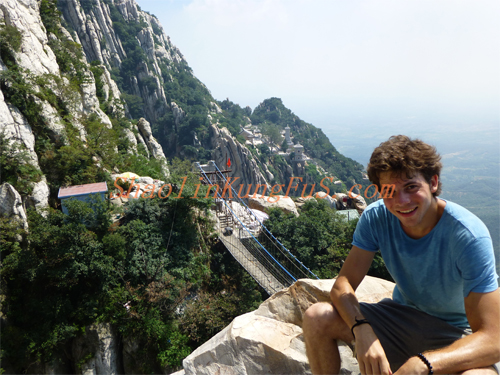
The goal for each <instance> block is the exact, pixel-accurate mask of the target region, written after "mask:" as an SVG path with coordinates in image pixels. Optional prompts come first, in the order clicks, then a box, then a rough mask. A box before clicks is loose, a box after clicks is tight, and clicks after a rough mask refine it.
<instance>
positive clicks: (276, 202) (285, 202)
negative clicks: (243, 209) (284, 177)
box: [248, 195, 299, 216]
mask: <svg viewBox="0 0 500 375" xmlns="http://www.w3.org/2000/svg"><path fill="white" fill-rule="evenodd" d="M248 207H250V208H254V209H256V210H260V211H265V210H266V208H279V209H281V210H282V211H283V212H285V213H291V214H294V215H295V216H299V212H298V211H297V207H296V206H295V203H294V202H293V200H292V198H290V197H285V196H282V195H277V196H272V197H271V196H261V195H257V196H256V197H255V198H253V197H250V198H248Z"/></svg>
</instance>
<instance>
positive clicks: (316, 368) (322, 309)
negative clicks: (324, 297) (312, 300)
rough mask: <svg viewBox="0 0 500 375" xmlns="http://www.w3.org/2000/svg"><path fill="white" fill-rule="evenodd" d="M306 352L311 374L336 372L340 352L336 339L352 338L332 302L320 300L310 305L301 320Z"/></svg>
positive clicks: (337, 370)
mask: <svg viewBox="0 0 500 375" xmlns="http://www.w3.org/2000/svg"><path fill="white" fill-rule="evenodd" d="M302 329H303V331H304V339H305V343H306V353H307V358H308V359H309V365H310V366H311V371H312V373H313V374H338V373H339V372H340V354H339V349H338V347H337V341H336V340H337V339H340V340H342V341H344V342H351V341H352V340H353V337H352V334H351V331H350V329H349V327H348V326H347V324H345V322H344V320H343V319H342V318H341V316H340V315H339V314H338V313H337V311H336V310H335V308H334V307H333V305H332V304H330V303H327V302H320V303H316V304H314V305H312V306H311V307H309V308H308V309H307V311H306V312H305V314H304V320H303V322H302Z"/></svg>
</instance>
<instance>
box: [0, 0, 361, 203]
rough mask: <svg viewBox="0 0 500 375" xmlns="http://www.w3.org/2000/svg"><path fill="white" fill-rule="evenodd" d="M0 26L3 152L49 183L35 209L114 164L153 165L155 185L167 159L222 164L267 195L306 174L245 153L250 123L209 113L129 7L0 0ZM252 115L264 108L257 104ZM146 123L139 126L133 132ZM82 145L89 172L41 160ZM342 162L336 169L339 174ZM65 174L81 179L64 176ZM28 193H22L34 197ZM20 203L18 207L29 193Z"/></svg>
mask: <svg viewBox="0 0 500 375" xmlns="http://www.w3.org/2000/svg"><path fill="white" fill-rule="evenodd" d="M0 25H1V26H0V28H1V33H2V42H1V51H2V55H1V60H0V70H1V76H0V77H1V78H0V86H1V88H2V90H1V92H0V119H2V133H3V138H4V139H5V140H6V142H7V143H8V144H10V145H11V148H16V149H17V150H18V151H19V152H22V153H27V155H28V158H27V159H26V162H27V163H30V164H31V165H32V166H33V167H34V168H35V169H36V170H38V171H39V173H38V176H37V177H36V178H35V177H33V176H32V178H31V180H32V181H30V182H31V185H32V186H35V185H37V184H40V185H43V184H47V187H46V188H45V187H43V188H42V190H43V191H47V190H48V191H49V193H50V194H49V195H50V198H52V199H51V200H49V196H47V197H46V198H44V199H42V200H46V201H48V202H52V204H55V203H54V202H55V195H56V192H57V190H58V187H59V186H61V185H63V184H79V183H85V182H94V181H93V180H95V179H96V178H97V177H99V178H100V179H101V180H102V179H103V178H105V177H104V176H105V175H106V173H108V175H109V173H111V172H118V170H121V171H122V172H123V171H124V168H127V167H128V168H130V167H131V165H133V164H134V163H131V162H129V161H127V160H126V158H124V157H123V154H128V155H130V156H136V157H139V158H140V157H143V158H144V160H152V159H156V160H157V161H159V164H161V165H162V167H161V168H157V171H158V173H159V174H160V175H159V176H153V177H156V178H160V179H165V177H166V176H167V175H168V168H167V167H166V158H165V156H166V157H168V158H170V157H175V156H178V157H181V158H188V159H191V160H197V161H202V162H203V161H206V160H209V159H213V160H216V162H217V163H218V164H219V165H224V164H225V163H226V159H227V158H230V159H231V161H232V162H233V170H234V172H233V176H234V177H240V179H241V180H240V182H241V183H244V184H267V185H268V186H271V184H272V183H276V182H280V181H283V180H285V179H287V178H289V177H290V176H293V175H300V174H307V171H306V169H305V168H304V167H305V166H304V165H299V166H298V167H297V165H295V166H294V165H293V163H291V162H290V161H289V160H282V159H278V160H275V158H268V157H262V152H261V151H262V150H260V149H259V148H255V147H246V146H245V145H244V142H242V139H241V138H240V137H237V135H238V134H239V132H240V129H241V128H242V127H243V126H244V125H247V124H248V123H251V120H250V117H248V116H249V115H250V114H251V112H252V111H251V109H249V108H245V109H242V108H240V107H239V106H238V105H235V104H234V103H230V102H229V103H230V105H227V103H226V105H224V102H221V103H217V101H216V100H215V99H214V98H213V97H212V96H211V95H210V92H209V91H208V89H207V88H206V87H205V86H204V85H203V84H202V83H201V82H200V81H199V80H197V79H196V77H195V76H194V75H193V73H192V71H191V69H190V68H189V66H188V65H187V62H186V60H185V59H184V57H183V56H182V54H181V52H180V51H179V50H178V49H177V48H176V47H175V46H174V45H173V44H172V43H171V41H170V38H169V37H168V36H167V35H166V34H165V32H164V31H163V28H162V26H161V25H160V23H159V21H158V19H157V18H156V17H154V16H153V15H150V14H149V13H147V12H144V11H142V10H140V8H139V7H138V5H137V4H136V3H135V1H133V0H92V1H83V2H81V1H79V0H68V1H60V2H57V1H56V0H42V1H36V0H21V1H16V0H2V1H1V2H0ZM221 107H222V108H221ZM260 107H261V109H262V108H264V110H265V107H266V105H265V103H263V104H262V105H261V106H260ZM273 110H274V109H273ZM267 111H268V112H269V111H270V109H269V108H267ZM281 112H286V111H283V110H282V109H281ZM241 113H245V116H242V115H241ZM274 117H275V116H274ZM274 117H273V118H274ZM140 118H143V119H144V120H140V121H138V120H139V119H140ZM278 118H279V116H278ZM287 120H288V119H286V120H283V121H287ZM266 121H267V120H266ZM295 121H296V120H295V119H293V122H295ZM260 122H262V121H261V119H260ZM145 123H148V124H149V126H148V127H144V126H141V124H145ZM104 127H105V128H107V129H109V132H108V133H109V134H111V135H112V136H113V137H114V138H115V139H114V140H112V141H108V142H107V143H106V142H103V141H102V138H103V137H102V136H101V135H99V134H96V133H98V132H102V128H104ZM224 127H226V128H227V129H228V130H226V131H224V130H223V128H224ZM147 128H148V129H147ZM294 130H296V131H298V130H299V128H298V127H295V128H294ZM89 133H92V134H90V135H89ZM111 135H110V137H111ZM323 136H324V135H323ZM89 137H90V138H91V140H92V139H96V142H95V143H96V144H95V146H96V147H95V148H96V149H99V148H100V149H101V150H100V152H99V151H89V152H88V154H87V155H86V156H87V157H88V158H89V159H90V161H87V162H86V164H87V170H89V169H93V172H92V173H90V172H89V173H85V172H84V171H83V170H82V169H83V168H72V169H73V171H72V172H69V171H68V170H64V168H60V170H57V171H56V172H54V171H49V170H48V169H52V168H53V164H54V163H53V161H51V162H49V160H47V154H48V153H58V152H60V151H61V150H62V149H63V148H64V146H69V147H72V148H74V149H82V148H88V147H87V146H88V142H89V139H88V138H89ZM44 142H47V143H51V144H52V145H51V146H50V147H49V146H47V144H46V143H45V144H44ZM322 142H324V140H323V141H322ZM106 148H112V149H114V151H116V152H115V154H118V155H119V156H120V158H121V159H122V161H121V162H117V161H116V160H111V159H113V158H110V157H109V155H108V154H109V152H107V151H106V152H104V151H103V149H106ZM49 149H50V150H49ZM335 152H336V151H335ZM60 154H61V155H60V158H63V157H66V158H67V157H68V156H67V155H63V154H64V153H63V152H60ZM318 156H320V157H321V155H319V154H318ZM75 157H78V156H75ZM115 159H116V158H115ZM91 163H93V164H94V167H92V168H91V167H90V166H89V164H91ZM341 163H342V161H339V164H338V165H339V166H338V168H340V169H342V168H344V169H346V168H347V166H342V165H341ZM80 164H81V163H80ZM353 166H354V169H357V170H358V171H357V172H356V173H357V174H356V173H354V171H353V173H351V174H349V172H348V173H347V174H346V176H348V175H349V176H350V175H352V176H358V178H356V177H349V179H350V180H352V181H355V180H356V179H357V180H359V173H360V172H359V171H360V170H361V167H360V166H359V165H355V164H353ZM75 169H77V170H76V171H75ZM78 169H79V170H78ZM95 170H99V171H100V172H99V173H96V172H95ZM317 171H319V172H323V173H324V174H326V173H331V171H330V172H326V171H325V169H324V168H317V167H313V171H312V173H313V174H317ZM68 173H78V174H79V175H80V176H79V177H76V176H72V177H68V176H64V178H63V176H62V175H64V174H68ZM85 174H86V175H87V177H84V176H83V175H85ZM141 174H144V173H141ZM52 175H57V176H59V178H56V179H55V180H54V178H52ZM88 175H94V178H89V177H88ZM313 179H314V178H313ZM4 180H5V179H4ZM11 180H12V181H13V180H15V178H14V177H13V178H12V179H11ZM309 180H311V178H309ZM7 181H9V179H8V178H7ZM236 185H238V184H236ZM14 187H16V186H15V184H14ZM28 190H29V191H30V193H31V190H32V188H30V189H28ZM39 190H40V189H39ZM21 195H22V196H23V200H24V201H26V200H28V195H29V194H28V195H27V194H25V193H24V192H21Z"/></svg>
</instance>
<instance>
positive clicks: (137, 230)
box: [1, 198, 260, 373]
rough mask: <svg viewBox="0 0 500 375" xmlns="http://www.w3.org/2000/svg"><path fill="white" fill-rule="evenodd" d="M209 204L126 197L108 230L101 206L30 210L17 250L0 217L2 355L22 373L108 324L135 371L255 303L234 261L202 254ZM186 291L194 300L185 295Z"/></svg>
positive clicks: (170, 361)
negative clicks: (91, 328)
mask: <svg viewBox="0 0 500 375" xmlns="http://www.w3.org/2000/svg"><path fill="white" fill-rule="evenodd" d="M209 204H210V201H209V200H204V199H175V198H169V199H164V200H160V199H158V198H156V199H139V200H134V201H132V202H131V203H130V204H129V205H128V207H127V213H126V215H125V216H124V218H123V219H122V220H120V221H117V222H115V223H113V224H112V225H111V221H110V216H109V215H108V213H107V203H106V202H101V201H99V200H93V201H91V202H90V204H87V203H84V202H80V201H69V202H68V203H67V206H68V210H69V214H68V215H64V214H62V213H61V212H60V211H55V210H50V212H48V216H47V217H46V218H44V217H42V216H41V215H40V214H38V213H36V212H34V211H30V213H29V225H30V231H29V234H28V244H27V245H26V246H24V247H21V246H3V245H4V243H12V239H13V238H14V237H15V234H16V231H17V229H16V228H14V227H9V224H8V222H5V221H2V222H1V224H2V229H3V230H2V233H3V234H2V238H1V239H2V270H1V278H2V285H3V286H4V290H6V291H7V292H6V298H5V300H4V302H3V305H2V311H3V312H4V314H5V315H6V317H7V319H8V321H9V326H8V328H6V329H5V330H3V331H2V344H3V345H2V350H3V355H4V358H6V359H7V360H8V361H9V362H10V363H11V365H13V366H14V367H15V368H16V369H18V370H19V371H23V370H25V369H26V366H27V364H29V363H32V362H37V361H47V360H50V359H53V358H56V357H57V355H59V354H58V353H59V351H58V350H59V348H60V347H61V346H63V345H68V342H69V341H70V340H71V339H73V338H75V337H77V336H78V335H81V334H82V333H83V332H85V326H88V325H89V324H92V323H95V322H111V323H112V324H113V325H114V326H115V327H116V329H117V330H118V331H119V332H120V333H121V335H122V337H123V338H128V339H132V340H134V341H135V342H136V343H138V344H139V347H140V348H141V349H140V353H138V354H139V355H140V358H141V360H139V364H140V365H139V369H140V371H141V372H142V373H150V372H158V371H160V370H161V368H175V367H177V366H178V365H179V364H180V361H181V360H182V359H183V358H184V357H185V356H186V355H187V354H189V353H190V352H191V351H192V350H193V349H194V348H195V347H196V346H198V345H200V344H201V343H202V342H204V341H205V340H207V339H208V338H209V337H211V335H213V334H214V333H215V332H216V331H218V330H220V329H222V328H223V327H224V326H225V325H227V324H228V323H229V322H230V321H231V320H232V319H233V318H234V317H235V316H236V315H238V314H241V313H244V312H247V311H248V310H250V309H252V308H255V303H258V302H259V301H260V293H259V292H258V291H257V289H256V284H255V282H253V280H251V279H249V276H244V275H242V272H244V271H242V270H241V269H240V267H239V266H238V265H237V264H236V265H235V261H234V260H230V259H229V260H228V258H227V256H226V255H225V254H224V255H223V254H221V251H220V250H215V251H214V252H212V251H211V248H212V245H213V239H212V238H211V237H210V233H211V227H210V223H209V222H208V221H207V220H206V215H205V214H203V211H204V210H205V209H206V208H207V207H208V205H209ZM9 236H10V237H9ZM9 239H10V240H9ZM193 293H196V294H198V295H199V297H198V298H196V299H195V300H191V299H189V298H187V297H188V296H189V295H192V294H193ZM129 301H130V302H129ZM127 302H129V306H130V308H129V309H126V308H125V307H124V305H125V304H126V303H127ZM202 302H203V305H204V306H206V308H205V309H203V310H200V309H199V308H198V307H199V305H200V303H202ZM182 306H183V307H182ZM179 309H181V310H184V311H185V314H180V315H179V311H180V310H179ZM158 366H160V367H158Z"/></svg>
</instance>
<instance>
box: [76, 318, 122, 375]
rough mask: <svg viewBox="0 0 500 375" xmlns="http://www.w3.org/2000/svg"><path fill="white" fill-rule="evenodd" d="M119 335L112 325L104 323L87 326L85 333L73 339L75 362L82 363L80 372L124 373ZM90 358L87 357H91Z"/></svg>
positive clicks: (88, 373) (87, 374)
mask: <svg viewBox="0 0 500 375" xmlns="http://www.w3.org/2000/svg"><path fill="white" fill-rule="evenodd" d="M119 348H120V346H119V340H118V336H117V335H116V334H115V333H114V332H113V330H112V328H111V325H110V324H108V323H102V324H97V325H92V326H89V327H86V332H85V335H83V336H79V337H77V338H76V339H75V340H74V341H73V346H72V353H73V358H74V362H75V363H78V364H80V369H79V370H80V372H79V373H80V374H82V375H96V374H109V375H115V374H122V373H123V371H122V368H121V360H120V356H119ZM89 357H90V359H87V358H89Z"/></svg>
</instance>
